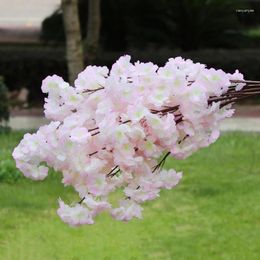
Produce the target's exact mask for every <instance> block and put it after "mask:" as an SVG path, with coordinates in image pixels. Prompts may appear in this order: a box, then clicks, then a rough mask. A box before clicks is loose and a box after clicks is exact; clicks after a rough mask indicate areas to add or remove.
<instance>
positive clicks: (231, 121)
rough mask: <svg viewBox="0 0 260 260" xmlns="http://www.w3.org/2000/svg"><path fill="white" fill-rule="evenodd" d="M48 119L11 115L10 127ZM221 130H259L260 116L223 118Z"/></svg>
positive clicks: (35, 125)
mask: <svg viewBox="0 0 260 260" xmlns="http://www.w3.org/2000/svg"><path fill="white" fill-rule="evenodd" d="M47 123H48V120H47V119H45V118H44V117H41V116H30V117H29V116H16V117H11V119H10V126H11V127H12V129H15V130H19V129H35V128H39V127H40V126H41V125H44V124H47ZM221 130H222V131H248V132H250V131H253V132H260V117H233V118H227V119H225V120H224V121H223V122H222V124H221Z"/></svg>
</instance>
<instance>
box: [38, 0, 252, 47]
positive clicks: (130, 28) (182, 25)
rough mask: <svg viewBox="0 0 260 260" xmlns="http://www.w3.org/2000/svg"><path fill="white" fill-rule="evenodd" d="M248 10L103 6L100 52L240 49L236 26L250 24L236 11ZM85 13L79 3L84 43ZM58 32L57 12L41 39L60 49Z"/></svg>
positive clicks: (165, 0) (124, 3)
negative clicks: (155, 48) (212, 48)
mask: <svg viewBox="0 0 260 260" xmlns="http://www.w3.org/2000/svg"><path fill="white" fill-rule="evenodd" d="M90 2H91V1H90ZM98 2H99V1H98ZM250 6H251V4H249V3H247V2H245V1H241V0H142V1H139V0H131V1H128V0H117V1H114V0H106V1H103V2H102V4H101V17H102V21H103V23H102V27H101V39H100V41H101V46H102V49H103V50H105V51H125V50H127V49H130V48H147V47H158V46H159V47H160V46H164V47H165V46H166V47H170V48H175V47H179V48H181V49H183V50H195V49H199V48H209V47H218V48H219V47H228V48H231V47H232V48H234V47H236V46H239V45H237V41H238V40H239V37H238V36H239V35H240V30H241V28H242V27H241V24H244V25H246V24H248V23H249V24H250V21H249V20H250V19H251V18H250V19H249V18H245V15H242V14H241V15H240V16H239V15H238V13H237V12H236V10H238V9H241V8H246V7H248V8H249V7H250ZM87 10H88V0H79V11H80V12H79V13H80V14H79V16H80V24H81V28H82V30H81V31H82V37H83V38H86V37H87V33H86V32H87V30H86V28H87V21H88V12H87ZM247 16H248V15H247ZM251 16H255V15H251ZM254 19H255V18H254ZM255 20H256V19H255ZM254 22H255V21H254ZM58 28H59V29H58ZM62 30H63V28H62V14H61V12H60V11H59V10H57V11H56V12H55V13H54V14H53V15H51V16H50V17H48V18H46V19H45V20H44V22H43V24H42V39H43V40H44V41H45V42H52V43H64V33H62ZM57 31H58V32H59V33H58V34H57V33H56V32H57ZM240 36H241V35H240Z"/></svg>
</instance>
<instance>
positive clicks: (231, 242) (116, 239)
mask: <svg viewBox="0 0 260 260" xmlns="http://www.w3.org/2000/svg"><path fill="white" fill-rule="evenodd" d="M21 136H22V134H21V133H13V134H11V135H1V136H0V161H1V164H0V166H1V165H2V167H5V168H6V169H8V170H9V173H12V172H13V174H17V172H16V171H15V170H14V163H13V161H12V159H11V155H10V154H11V151H12V149H13V147H14V146H15V145H16V144H17V143H18V141H19V139H20V138H21ZM166 167H174V168H175V169H177V170H182V171H183V172H184V178H183V180H182V182H181V183H180V185H179V186H178V187H177V188H176V189H174V190H171V191H163V192H161V196H160V198H159V199H157V200H155V201H152V202H149V203H147V204H145V206H144V208H145V210H144V219H143V220H134V221H131V222H129V223H121V222H117V221H115V220H113V219H112V218H110V216H108V215H106V214H104V215H102V216H99V217H98V218H97V220H96V224H95V225H92V226H84V227H80V228H70V227H68V226H66V225H65V224H64V223H62V222H61V220H60V219H59V218H58V217H57V215H56V209H57V198H58V197H59V196H60V197H62V198H63V199H64V200H65V201H67V202H69V201H73V200H74V199H75V194H74V193H73V191H72V190H71V189H69V188H66V189H65V188H63V186H62V185H61V183H60V180H59V177H56V176H55V175H53V174H52V175H51V176H50V177H48V179H47V180H45V181H43V182H32V181H30V180H28V179H23V178H21V179H18V181H16V182H10V181H8V180H9V179H7V180H4V179H3V180H2V181H1V182H0V259H1V260H2V259H4V260H9V259H10V260H16V259H24V260H31V259H33V260H37V259H44V260H45V259H91V260H92V259H94V260H95V259H116V260H117V259H185V260H186V259H228V260H229V259H230V260H233V259H234V260H237V259H238V260H241V259H242V260H243V259H245V260H252V259H257V260H258V259H260V135H257V134H242V133H229V134H224V135H223V136H222V137H221V138H220V139H219V140H218V141H217V142H216V143H215V144H214V145H212V146H210V147H209V148H207V149H203V150H201V151H200V152H198V153H196V154H194V155H193V156H192V157H190V158H189V159H188V160H185V161H174V160H168V162H167V164H166ZM0 170H1V169H0Z"/></svg>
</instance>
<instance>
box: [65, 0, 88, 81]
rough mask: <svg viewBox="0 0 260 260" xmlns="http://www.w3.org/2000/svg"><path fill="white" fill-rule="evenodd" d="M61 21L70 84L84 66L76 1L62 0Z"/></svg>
mask: <svg viewBox="0 0 260 260" xmlns="http://www.w3.org/2000/svg"><path fill="white" fill-rule="evenodd" d="M61 6H62V12H63V23H64V29H65V35H66V56H67V64H68V72H69V82H70V83H71V84H72V83H73V82H74V80H75V79H76V77H77V75H78V73H79V72H80V71H82V70H83V68H84V56H83V46H82V41H81V34H80V24H79V14H78V1H77V0H62V4H61Z"/></svg>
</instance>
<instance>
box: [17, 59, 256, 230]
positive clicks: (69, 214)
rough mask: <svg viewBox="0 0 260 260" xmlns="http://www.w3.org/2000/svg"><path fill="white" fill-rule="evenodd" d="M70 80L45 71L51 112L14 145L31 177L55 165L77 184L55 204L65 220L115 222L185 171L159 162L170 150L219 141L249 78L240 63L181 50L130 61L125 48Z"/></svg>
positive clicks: (132, 214) (179, 153) (177, 153)
mask: <svg viewBox="0 0 260 260" xmlns="http://www.w3.org/2000/svg"><path fill="white" fill-rule="evenodd" d="M74 83H75V87H74V86H70V85H69V84H68V83H67V82H65V81H64V80H63V79H62V78H61V77H59V76H57V75H53V76H48V77H47V78H46V79H44V80H43V82H42V92H43V93H45V94H46V98H45V104H44V113H45V116H46V118H48V119H50V120H52V121H51V123H50V124H48V125H45V126H43V127H40V128H39V130H38V131H37V132H35V133H33V134H25V135H24V138H23V139H22V140H21V142H20V144H19V145H18V146H17V147H16V148H15V149H14V151H13V158H14V159H15V161H16V166H17V168H18V169H19V170H20V171H21V172H22V173H23V174H24V176H26V177H27V178H30V179H33V180H43V179H44V178H46V177H47V175H48V169H49V167H51V168H53V169H54V170H56V171H58V172H61V174H62V183H63V184H64V185H65V186H72V187H73V188H74V190H75V191H76V193H78V195H79V200H78V203H74V204H73V206H69V205H66V204H65V203H64V202H63V201H61V200H59V209H58V211H57V213H58V215H59V216H60V218H61V219H62V220H63V221H64V222H65V223H67V224H69V225H71V226H78V225H82V224H93V223H94V220H93V218H94V217H95V216H96V215H98V214H99V213H101V212H103V211H108V212H109V213H110V214H111V216H112V217H113V218H115V219H117V220H121V221H129V220H131V219H133V218H139V219H140V218H142V210H143V208H142V207H141V204H143V203H145V202H146V201H149V200H154V199H156V198H158V197H159V195H160V191H161V189H172V188H175V187H176V186H177V185H178V183H179V182H180V180H181V178H182V173H181V172H176V171H175V170H174V169H170V170H165V169H162V167H163V165H164V162H165V160H166V158H167V156H169V155H171V156H172V157H174V158H175V159H185V158H187V157H188V156H190V155H191V154H193V153H194V152H196V151H197V150H198V149H200V148H202V147H207V146H209V145H210V144H211V143H213V142H215V141H216V140H217V139H218V137H219V135H220V131H219V125H220V122H221V121H222V120H223V119H225V118H227V117H230V116H232V115H233V113H234V109H232V103H233V101H234V97H236V96H239V95H240V94H241V93H243V92H242V91H241V90H242V89H243V88H246V87H247V86H246V84H245V81H244V77H243V75H242V74H241V73H240V72H239V71H236V72H235V73H234V74H230V73H225V72H224V71H222V70H216V69H213V68H207V67H206V65H204V64H200V63H194V62H193V61H192V60H190V59H183V58H182V57H176V58H170V59H169V60H168V61H167V62H166V64H165V65H164V66H161V67H158V66H157V65H156V64H153V63H151V62H147V63H143V62H139V61H138V62H135V63H134V64H133V63H131V57H130V56H129V55H125V56H122V57H120V58H119V59H118V60H117V61H116V62H115V63H114V64H113V65H112V68H111V70H110V71H109V69H108V68H107V67H99V66H88V67H87V68H86V69H85V70H84V71H82V72H81V73H79V75H78V77H77V79H76V80H75V82H74ZM251 84H252V82H251ZM118 189H120V190H121V191H123V192H122V193H123V195H122V196H120V198H119V206H118V207H116V208H114V207H112V204H111V202H110V198H111V196H110V194H111V193H113V192H114V191H116V190H118ZM162 214H163V213H162Z"/></svg>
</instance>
